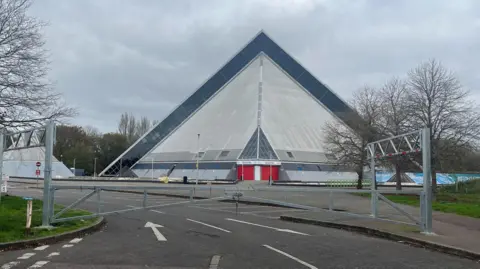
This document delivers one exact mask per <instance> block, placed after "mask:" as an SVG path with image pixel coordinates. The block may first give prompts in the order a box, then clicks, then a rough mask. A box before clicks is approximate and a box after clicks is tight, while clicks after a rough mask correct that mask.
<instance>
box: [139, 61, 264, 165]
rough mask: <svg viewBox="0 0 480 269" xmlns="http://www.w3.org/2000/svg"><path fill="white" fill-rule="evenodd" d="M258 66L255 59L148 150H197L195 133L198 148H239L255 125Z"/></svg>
mask: <svg viewBox="0 0 480 269" xmlns="http://www.w3.org/2000/svg"><path fill="white" fill-rule="evenodd" d="M259 68H260V63H259V60H258V58H256V59H255V60H254V61H253V62H252V63H250V65H248V66H247V67H246V68H245V69H244V70H243V71H241V72H240V73H239V74H238V75H237V76H236V77H235V78H234V79H233V80H232V81H230V83H228V84H227V85H226V86H225V87H224V88H223V89H222V90H221V91H220V92H219V93H217V94H216V95H214V96H213V97H212V98H211V99H210V100H209V101H208V102H207V103H206V104H205V105H204V106H202V107H200V109H199V110H198V111H197V112H196V113H195V114H193V115H192V116H191V117H190V118H188V119H187V120H186V121H185V122H184V123H183V124H182V125H181V126H180V127H179V128H178V129H177V130H175V131H174V132H173V133H172V134H171V135H170V136H169V137H167V139H166V140H164V141H163V142H161V143H160V144H159V145H157V146H156V148H155V149H154V150H153V151H152V152H151V153H153V154H155V153H162V152H182V151H183V152H197V134H200V143H199V147H200V151H206V150H222V149H243V148H244V147H245V145H246V144H247V141H248V139H249V138H250V136H251V135H252V134H253V132H254V131H255V128H256V116H257V96H258V82H259V78H260V72H259ZM148 158H150V156H149V155H147V157H144V158H143V159H148Z"/></svg>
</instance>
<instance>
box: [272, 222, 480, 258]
mask: <svg viewBox="0 0 480 269" xmlns="http://www.w3.org/2000/svg"><path fill="white" fill-rule="evenodd" d="M280 220H283V221H290V222H296V223H305V224H311V225H317V226H323V227H328V228H335V229H340V230H346V231H351V232H356V233H360V234H364V235H368V236H373V237H378V238H383V239H387V240H391V241H395V242H399V243H403V244H407V245H411V246H414V247H419V248H425V249H429V250H433V251H436V252H441V253H446V254H450V255H454V256H458V257H462V258H467V259H470V260H475V261H480V253H476V252H472V251H469V250H466V249H462V248H457V247H453V246H448V245H442V244H439V243H434V242H431V241H425V240H419V239H415V238H411V237H408V236H404V235H399V234H395V233H391V232H386V231H381V230H377V229H373V228H368V227H363V226H357V225H350V224H344V223H335V222H329V221H321V220H312V219H305V218H297V217H291V216H285V215H282V216H280Z"/></svg>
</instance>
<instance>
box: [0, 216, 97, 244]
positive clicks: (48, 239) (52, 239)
mask: <svg viewBox="0 0 480 269" xmlns="http://www.w3.org/2000/svg"><path fill="white" fill-rule="evenodd" d="M105 224H106V221H105V218H103V217H101V218H100V219H99V220H98V221H97V222H95V223H94V224H92V225H90V226H88V227H83V228H80V229H77V230H74V231H70V232H65V233H62V234H57V235H52V236H45V237H41V238H36V239H31V240H21V241H15V242H9V243H1V244H0V253H1V252H3V251H9V250H19V249H25V248H32V247H37V246H41V245H49V244H54V243H57V242H60V241H64V240H67V239H73V238H75V237H78V236H80V235H87V234H90V233H93V232H96V231H98V230H100V229H102V228H103V227H104V226H105Z"/></svg>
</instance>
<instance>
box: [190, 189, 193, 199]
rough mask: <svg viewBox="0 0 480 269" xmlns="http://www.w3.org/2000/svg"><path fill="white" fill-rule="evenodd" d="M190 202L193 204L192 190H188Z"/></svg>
mask: <svg viewBox="0 0 480 269" xmlns="http://www.w3.org/2000/svg"><path fill="white" fill-rule="evenodd" d="M190 202H193V190H190Z"/></svg>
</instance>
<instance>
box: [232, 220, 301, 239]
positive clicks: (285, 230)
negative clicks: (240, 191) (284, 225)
mask: <svg viewBox="0 0 480 269" xmlns="http://www.w3.org/2000/svg"><path fill="white" fill-rule="evenodd" d="M226 220H230V221H235V222H239V223H244V224H249V225H253V226H258V227H263V228H267V229H272V230H275V231H278V232H285V233H292V234H301V235H309V234H306V233H301V232H297V231H293V230H289V229H281V228H275V227H270V226H266V225H261V224H256V223H251V222H246V221H243V220H236V219H229V218H227V219H226Z"/></svg>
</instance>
